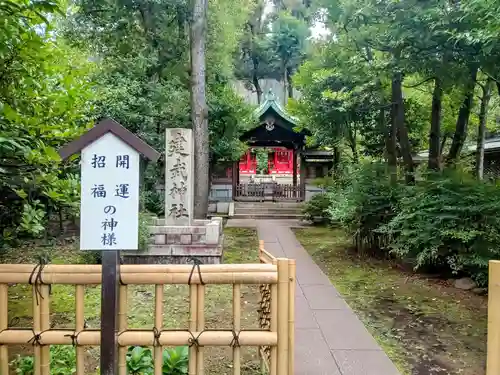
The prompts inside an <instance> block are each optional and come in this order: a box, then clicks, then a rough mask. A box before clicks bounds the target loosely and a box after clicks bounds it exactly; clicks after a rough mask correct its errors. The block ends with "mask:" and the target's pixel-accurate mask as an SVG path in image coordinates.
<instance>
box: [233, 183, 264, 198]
mask: <svg viewBox="0 0 500 375" xmlns="http://www.w3.org/2000/svg"><path fill="white" fill-rule="evenodd" d="M235 199H240V200H242V199H243V200H244V199H252V200H256V199H257V200H264V185H261V184H252V183H249V184H238V185H236V194H235Z"/></svg>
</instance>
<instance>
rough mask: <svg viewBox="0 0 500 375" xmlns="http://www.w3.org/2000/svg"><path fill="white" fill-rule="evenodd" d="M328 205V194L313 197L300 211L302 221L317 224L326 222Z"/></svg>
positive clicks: (329, 202)
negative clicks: (302, 217) (302, 215)
mask: <svg viewBox="0 0 500 375" xmlns="http://www.w3.org/2000/svg"><path fill="white" fill-rule="evenodd" d="M330 204H331V201H330V194H327V193H320V194H315V195H313V197H312V198H311V199H310V200H309V201H308V202H307V204H306V206H305V207H304V210H303V211H302V213H303V214H304V219H306V220H309V221H312V222H313V223H317V224H318V223H324V222H326V221H327V220H328V209H329V207H330Z"/></svg>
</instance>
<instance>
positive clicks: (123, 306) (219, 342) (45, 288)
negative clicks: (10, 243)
mask: <svg viewBox="0 0 500 375" xmlns="http://www.w3.org/2000/svg"><path fill="white" fill-rule="evenodd" d="M259 252H260V251H259ZM101 272H102V270H101V266H99V265H46V266H45V267H43V266H42V265H28V264H0V374H2V375H4V374H8V373H9V358H8V346H9V345H25V344H26V343H28V342H29V343H32V344H33V346H34V359H35V363H34V374H36V375H49V374H50V353H49V349H50V345H74V346H75V347H76V355H77V361H76V374H77V375H83V374H84V364H85V363H84V361H85V349H84V346H96V345H100V341H101V337H100V335H101V333H100V330H96V329H86V328H85V327H84V294H85V291H84V286H85V285H96V284H100V283H101ZM120 276H121V284H120V287H119V288H120V289H119V311H118V332H117V335H118V336H117V341H118V346H119V348H118V362H119V363H118V373H119V375H126V372H127V369H126V352H127V347H128V346H135V345H139V346H152V347H154V374H155V375H161V374H162V349H163V347H164V346H179V345H189V374H196V375H203V374H204V347H205V346H230V347H232V350H233V371H232V373H233V374H234V375H236V374H240V373H241V357H240V346H258V347H261V348H263V347H264V348H269V349H268V350H267V351H261V353H264V354H265V358H264V357H263V359H262V362H263V363H265V366H266V367H267V369H269V372H270V374H273V375H274V374H276V375H291V374H293V348H294V341H293V338H294V321H293V309H294V296H295V292H294V286H295V261H293V260H288V259H275V258H273V261H272V264H225V265H224V264H223V265H200V266H199V268H195V267H193V266H191V265H121V266H120ZM10 283H18V284H31V285H32V290H33V326H32V328H17V327H16V328H11V327H9V323H8V320H7V317H8V285H9V284H10ZM52 284H71V285H75V311H76V313H75V318H76V319H75V327H74V329H70V330H68V329H51V324H50V312H49V306H50V293H49V288H50V286H51V285H52ZM129 284H154V285H155V304H154V327H149V328H144V329H134V330H128V329H127V316H128V314H127V289H128V285H129ZM168 284H188V285H189V291H190V293H189V315H190V316H189V323H188V327H187V329H179V330H171V329H168V330H167V329H165V330H163V328H162V326H163V323H162V322H163V310H164V301H163V291H164V285H168ZM207 284H232V285H233V329H232V330H214V329H205V316H204V310H205V309H204V305H205V293H206V290H205V289H206V287H205V285H207ZM241 284H263V285H267V286H268V292H267V294H266V299H265V300H264V299H263V300H261V306H264V308H263V309H262V311H261V315H265V317H266V318H265V322H266V323H265V324H263V323H262V321H261V326H262V329H261V330H242V329H241V305H240V304H241ZM167 302H168V301H167ZM290 316H291V317H292V318H290Z"/></svg>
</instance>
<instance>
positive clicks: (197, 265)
mask: <svg viewBox="0 0 500 375" xmlns="http://www.w3.org/2000/svg"><path fill="white" fill-rule="evenodd" d="M189 260H191V261H192V262H193V268H191V273H190V274H189V279H188V285H191V279H192V278H193V273H194V270H195V269H198V277H199V278H200V283H201V285H205V283H204V282H203V278H202V277H201V268H200V264H203V262H202V261H201V260H199V259H198V258H195V257H189Z"/></svg>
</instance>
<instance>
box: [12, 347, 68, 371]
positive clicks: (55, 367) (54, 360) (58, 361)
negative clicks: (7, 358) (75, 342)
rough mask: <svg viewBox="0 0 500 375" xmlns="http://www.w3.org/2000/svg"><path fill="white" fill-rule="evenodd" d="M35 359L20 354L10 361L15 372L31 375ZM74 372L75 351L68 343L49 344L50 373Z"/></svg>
mask: <svg viewBox="0 0 500 375" xmlns="http://www.w3.org/2000/svg"><path fill="white" fill-rule="evenodd" d="M34 363H35V360H34V358H33V357H32V356H20V355H18V356H17V358H16V359H15V360H14V361H12V362H11V364H10V365H11V367H13V368H14V370H15V372H16V374H19V375H33V374H34ZM74 373H76V351H75V348H74V347H72V346H69V345H51V346H50V375H71V374H74Z"/></svg>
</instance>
